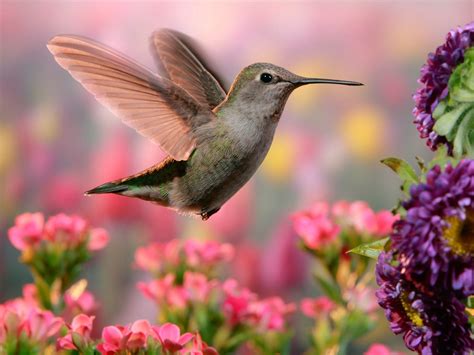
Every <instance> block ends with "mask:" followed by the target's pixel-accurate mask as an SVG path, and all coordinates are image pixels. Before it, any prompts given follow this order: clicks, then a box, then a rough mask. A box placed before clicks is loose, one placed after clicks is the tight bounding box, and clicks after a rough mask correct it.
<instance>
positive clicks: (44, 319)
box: [0, 298, 64, 343]
mask: <svg viewBox="0 0 474 355" xmlns="http://www.w3.org/2000/svg"><path fill="white" fill-rule="evenodd" d="M0 315H1V317H0V329H1V330H0V335H1V337H6V336H7V335H13V336H14V337H16V338H18V337H20V336H21V334H22V333H25V335H26V337H27V338H28V339H29V340H31V341H33V342H38V343H45V342H46V341H47V340H48V339H49V338H50V337H52V336H54V335H55V334H56V333H57V332H58V331H59V330H60V329H61V327H62V325H63V324H64V321H63V320H62V319H61V318H60V317H55V316H54V314H53V313H51V312H50V311H44V310H42V309H40V308H38V307H36V306H35V305H33V304H31V303H29V302H26V301H25V300H23V299H21V298H17V299H14V300H11V301H8V302H6V303H4V304H3V305H2V307H1V309H0Z"/></svg>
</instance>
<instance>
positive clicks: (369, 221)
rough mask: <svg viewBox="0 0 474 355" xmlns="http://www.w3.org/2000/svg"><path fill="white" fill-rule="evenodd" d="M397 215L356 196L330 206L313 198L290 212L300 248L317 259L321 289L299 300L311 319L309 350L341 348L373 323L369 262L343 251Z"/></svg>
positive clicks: (381, 230) (383, 232)
mask: <svg viewBox="0 0 474 355" xmlns="http://www.w3.org/2000/svg"><path fill="white" fill-rule="evenodd" d="M397 219H398V216H396V215H393V214H392V213H391V212H389V211H386V210H382V211H379V212H375V211H374V210H372V209H371V208H370V207H369V205H368V204H367V203H366V202H362V201H355V202H347V201H338V202H336V203H334V204H333V205H332V206H330V205H329V204H328V203H326V202H318V203H315V204H314V205H313V206H312V207H311V208H310V209H308V210H305V211H302V212H298V213H296V214H294V215H293V225H294V229H295V231H296V233H297V234H298V235H299V237H300V240H301V242H302V243H301V244H302V246H303V249H304V250H306V251H308V252H309V253H310V254H311V255H312V256H313V257H314V258H315V259H316V260H317V266H316V267H315V268H314V278H315V280H316V282H317V283H318V284H319V285H320V288H321V289H322V290H323V291H324V293H325V296H320V297H317V298H305V299H303V300H302V301H301V310H302V312H303V314H305V315H306V316H308V317H309V318H311V319H312V320H313V321H314V328H313V331H312V334H311V339H310V340H311V345H312V348H313V349H314V352H315V353H317V354H323V353H339V352H344V351H345V350H344V348H341V346H344V344H348V343H349V342H350V341H352V340H354V339H356V338H358V337H360V336H362V335H364V334H365V333H366V332H367V331H369V330H370V329H371V328H372V327H373V326H374V324H375V321H376V316H375V310H376V306H377V304H376V299H375V296H372V291H373V288H372V287H371V283H373V274H372V273H371V272H370V268H369V267H368V266H369V263H370V262H369V261H368V260H367V259H366V258H361V257H360V256H358V255H355V254H352V253H351V254H348V253H347V252H348V251H349V250H352V249H353V248H354V247H356V246H357V245H359V244H361V243H369V242H373V241H376V240H378V239H380V238H381V237H385V236H387V235H388V234H389V233H390V232H391V230H392V225H393V224H394V222H395V221H396V220H397ZM355 261H357V262H355Z"/></svg>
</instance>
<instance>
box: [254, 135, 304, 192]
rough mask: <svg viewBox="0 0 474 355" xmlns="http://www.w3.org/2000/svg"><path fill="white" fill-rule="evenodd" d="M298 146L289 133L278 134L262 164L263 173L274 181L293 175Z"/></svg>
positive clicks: (282, 180) (283, 179)
mask: <svg viewBox="0 0 474 355" xmlns="http://www.w3.org/2000/svg"><path fill="white" fill-rule="evenodd" d="M295 155H296V147H295V142H294V141H293V139H292V137H291V136H290V135H288V134H286V135H285V134H277V135H276V136H275V139H274V140H273V144H272V146H271V148H270V151H269V152H268V155H267V157H266V158H265V160H264V162H263V164H262V173H263V174H264V175H265V177H267V178H268V179H269V180H272V181H273V182H277V183H278V182H284V181H287V180H288V179H289V178H290V177H291V175H292V174H291V171H292V168H293V162H294V160H295Z"/></svg>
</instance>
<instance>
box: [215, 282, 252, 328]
mask: <svg viewBox="0 0 474 355" xmlns="http://www.w3.org/2000/svg"><path fill="white" fill-rule="evenodd" d="M222 290H223V291H224V302H223V305H222V307H223V311H224V314H225V315H226V316H227V319H228V320H229V322H230V323H231V324H232V325H235V324H237V323H241V322H242V321H243V320H244V318H245V317H246V316H247V314H248V307H249V305H250V303H251V302H253V301H255V300H256V299H257V295H255V294H254V293H252V292H250V290H248V289H246V288H240V287H239V286H238V283H237V281H236V280H233V279H229V280H226V281H225V282H224V283H223V284H222Z"/></svg>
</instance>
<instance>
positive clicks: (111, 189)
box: [84, 182, 129, 196]
mask: <svg viewBox="0 0 474 355" xmlns="http://www.w3.org/2000/svg"><path fill="white" fill-rule="evenodd" d="M128 189H129V187H128V186H127V185H121V184H117V183H114V182H106V183H105V184H102V185H100V186H97V187H94V188H93V189H91V190H89V191H86V192H84V195H86V196H88V195H94V194H107V193H120V192H124V191H127V190H128Z"/></svg>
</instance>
